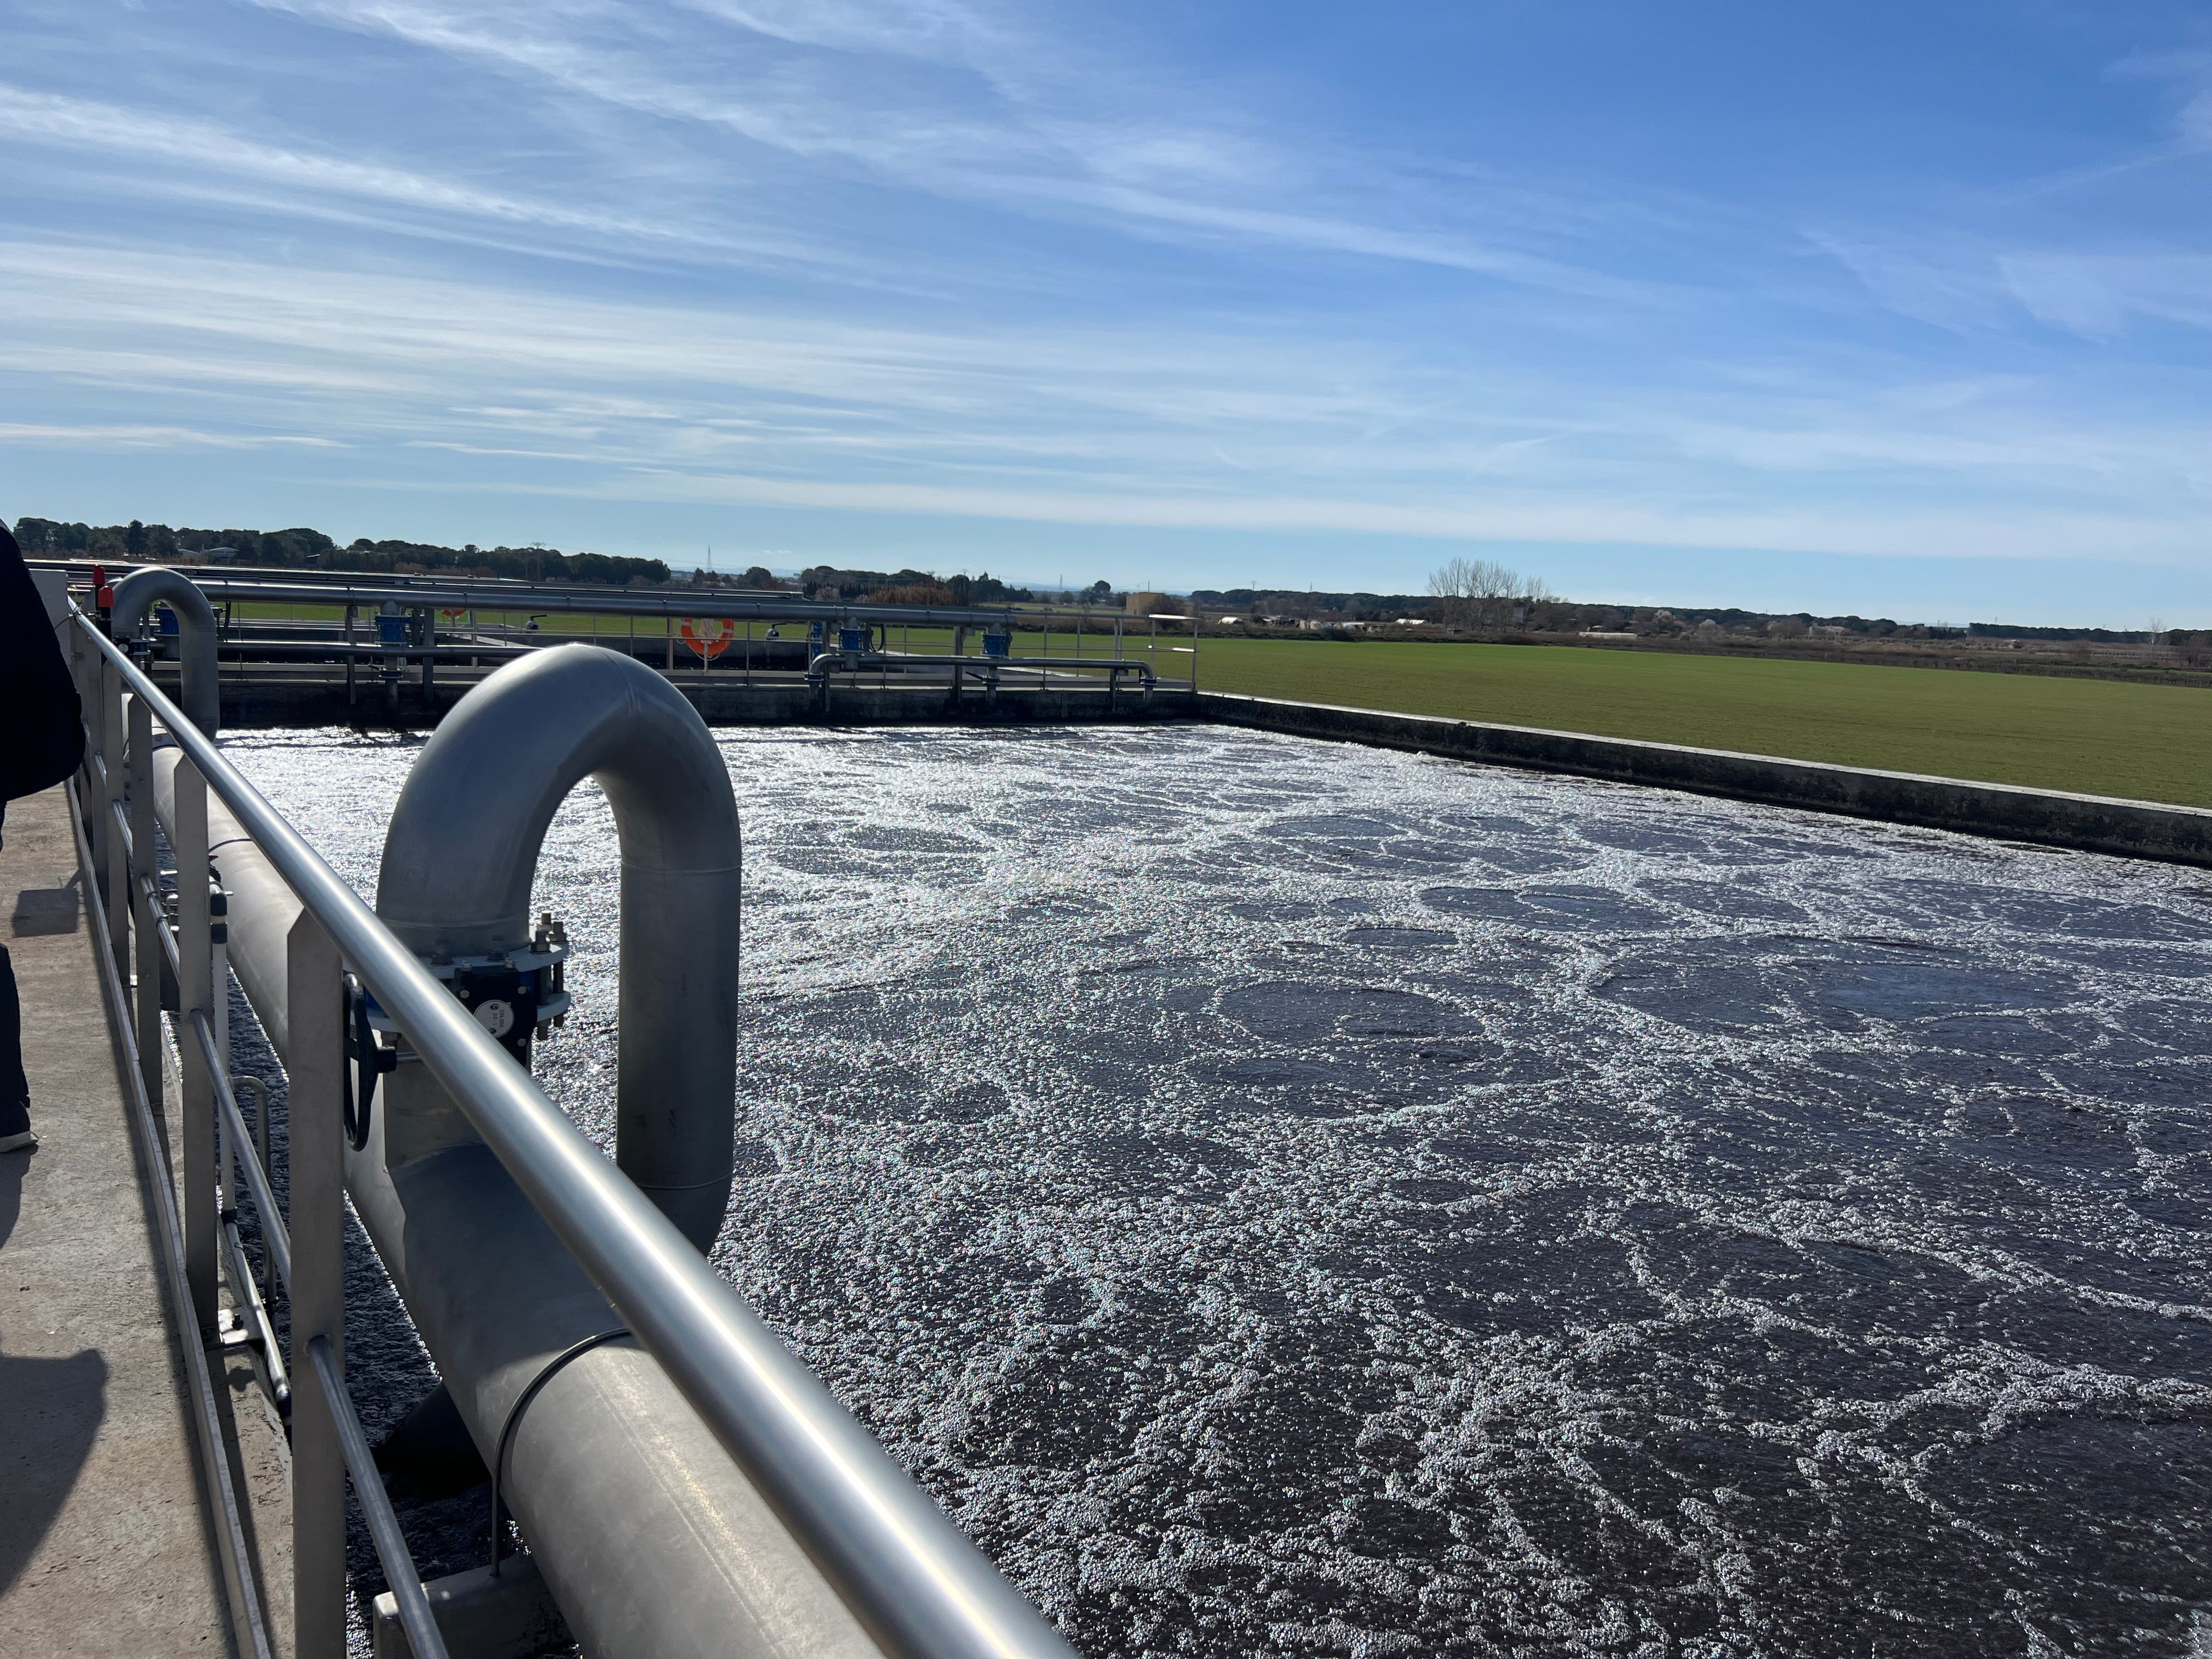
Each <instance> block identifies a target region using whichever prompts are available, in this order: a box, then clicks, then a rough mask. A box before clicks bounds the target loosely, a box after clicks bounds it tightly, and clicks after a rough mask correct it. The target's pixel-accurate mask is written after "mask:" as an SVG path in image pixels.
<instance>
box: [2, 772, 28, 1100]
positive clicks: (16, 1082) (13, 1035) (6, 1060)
mask: <svg viewBox="0 0 2212 1659" xmlns="http://www.w3.org/2000/svg"><path fill="white" fill-rule="evenodd" d="M7 822H8V803H7V802H5V801H0V840H4V838H5V837H4V831H5V829H6V826H7ZM29 1127H31V1080H30V1079H28V1078H27V1077H25V1076H24V1075H23V1005H22V1003H21V1001H20V1000H18V999H17V997H16V995H15V962H14V961H13V960H12V959H11V958H10V957H9V955H8V947H7V946H6V945H0V1139H4V1138H5V1137H7V1136H9V1135H19V1134H21V1133H23V1131H24V1130H26V1129H27V1128H29Z"/></svg>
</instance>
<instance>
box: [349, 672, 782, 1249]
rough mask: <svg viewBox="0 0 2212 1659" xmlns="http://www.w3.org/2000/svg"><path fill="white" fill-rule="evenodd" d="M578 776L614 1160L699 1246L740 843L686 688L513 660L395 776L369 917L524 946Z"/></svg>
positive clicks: (713, 1214) (726, 791) (496, 946)
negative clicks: (615, 925) (605, 858)
mask: <svg viewBox="0 0 2212 1659" xmlns="http://www.w3.org/2000/svg"><path fill="white" fill-rule="evenodd" d="M586 777H590V778H593V779H595V780H597V781H598V782H599V785H600V787H603V788H604V789H605V791H606V793H607V799H608V801H609V802H610V803H611V805H612V806H613V807H614V815H615V830H616V833H617V836H619V837H620V838H621V842H622V958H621V981H620V990H619V993H618V999H619V1006H618V1008H617V1020H618V1022H619V1024H618V1027H617V1030H618V1036H617V1055H616V1066H615V1100H616V1129H615V1162H616V1164H617V1165H618V1166H619V1167H620V1168H621V1170H622V1171H623V1174H625V1175H627V1176H629V1178H630V1179H631V1180H632V1181H634V1182H636V1183H637V1185H638V1186H639V1187H640V1188H641V1189H642V1190H643V1191H644V1193H645V1194H646V1196H647V1197H648V1198H650V1199H651V1200H653V1202H654V1204H656V1205H658V1206H659V1208H660V1211H661V1212H662V1213H663V1214H664V1215H665V1216H667V1217H668V1218H669V1219H670V1220H671V1221H673V1222H674V1223H675V1224H676V1225H678V1227H679V1228H681V1229H682V1230H683V1231H684V1236H685V1237H688V1238H689V1239H690V1241H691V1242H692V1243H694V1244H696V1245H697V1246H698V1247H699V1248H700V1249H702V1251H703V1250H705V1249H708V1248H709V1247H711V1246H712V1245H713V1243H714V1238H715V1235H716V1234H718V1233H719V1232H720V1231H721V1227H722V1217H723V1212H725V1211H726V1209H727V1208H728V1206H729V1201H730V1176H731V1150H732V1137H733V1134H734V1132H735V1124H736V1115H737V1066H738V860H739V849H738V807H737V801H736V799H735V798H734V797H733V796H732V793H731V791H730V775H729V770H728V769H727V768H726V767H725V766H724V765H723V763H722V757H721V753H720V750H717V749H716V748H715V747H714V738H713V736H712V735H711V734H710V733H709V732H708V730H707V725H706V722H705V721H704V720H701V719H700V718H699V714H698V712H697V711H696V709H694V708H692V707H691V705H690V702H687V701H686V700H685V699H684V696H683V695H682V694H681V693H680V692H678V690H676V689H675V688H674V687H673V686H671V685H670V684H669V683H668V682H667V681H666V680H665V679H663V678H661V677H660V676H659V674H657V673H655V672H654V671H653V670H652V669H650V668H647V667H646V666H645V665H642V664H641V663H639V662H636V661H634V660H633V659H630V658H629V657H627V656H623V655H620V654H618V653H615V652H612V651H602V650H599V648H597V647H593V646H588V645H565V646H560V647H554V648H552V649H550V650H544V651H538V652H533V653H532V654H530V655H529V656H527V657H524V658H521V659H518V660H517V661H514V662H512V663H509V664H508V665H507V666H506V667H504V668H502V669H501V670H500V671H498V672H497V673H495V674H494V675H492V676H491V678H489V679H487V680H485V681H484V682H483V684H481V685H479V686H477V688H476V689H475V690H472V691H471V692H470V693H469V695H468V696H465V697H464V698H463V699H462V700H461V702H459V705H458V706H457V707H456V708H454V709H453V712H452V713H451V714H447V716H446V718H445V720H444V721H443V722H442V723H441V724H440V726H439V727H438V729H437V731H436V732H435V733H434V734H433V735H432V737H431V738H430V740H429V742H428V743H427V744H424V745H423V748H422V754H421V755H420V756H419V757H417V758H416V762H415V765H414V769H413V770H411V771H410V773H409V774H408V775H407V782H406V785H405V787H404V788H402V789H401V791H400V793H399V804H398V805H397V806H395V807H394V808H393V809H392V824H391V828H390V829H389V830H388V831H387V832H386V836H385V841H384V864H383V867H382V869H381V871H380V872H379V874H378V877H377V884H376V910H377V914H378V915H380V917H382V918H383V920H384V922H385V925H386V927H390V928H391V929H392V932H393V933H396V934H398V936H399V938H400V939H401V940H402V942H404V944H406V945H408V946H409V947H410V949H411V950H413V951H416V954H418V955H421V956H426V957H462V956H487V955H492V954H495V953H499V952H504V951H513V950H518V949H521V948H524V947H526V946H527V945H528V944H529V942H530V938H531V932H532V929H531V922H530V886H531V881H532V878H533V877H534V876H535V875H536V874H537V871H538V849H539V848H540V846H541V845H542V844H543V842H544V839H545V829H546V826H547V825H548V824H550V823H551V822H552V820H553V814H554V812H555V811H556V809H557V808H558V807H559V806H560V805H561V802H562V799H564V798H565V797H566V796H567V795H568V792H569V790H571V789H573V788H574V787H575V786H576V784H577V783H578V782H579V781H581V780H582V779H584V778H586Z"/></svg>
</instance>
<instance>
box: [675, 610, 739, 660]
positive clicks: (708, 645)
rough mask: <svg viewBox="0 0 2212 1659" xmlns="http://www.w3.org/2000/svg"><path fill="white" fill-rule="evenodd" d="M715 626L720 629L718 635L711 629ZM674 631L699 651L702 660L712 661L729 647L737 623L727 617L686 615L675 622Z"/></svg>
mask: <svg viewBox="0 0 2212 1659" xmlns="http://www.w3.org/2000/svg"><path fill="white" fill-rule="evenodd" d="M695 623H696V624H697V627H696V629H695V628H694V626H693V625H694V624H695ZM717 628H719V629H721V632H720V634H719V635H717V634H715V633H714V632H713V631H712V630H713V629H717ZM676 632H677V634H678V636H680V637H681V638H682V640H683V641H684V644H686V645H688V646H690V647H691V648H692V649H693V650H694V651H696V652H697V653H699V659H700V660H701V661H702V662H712V661H714V659H715V658H717V657H719V656H720V655H721V654H722V653H724V652H725V651H726V650H728V649H729V648H730V641H732V640H733V639H735V638H737V636H738V625H737V623H735V622H733V621H732V620H731V619H730V618H729V617H684V619H683V620H682V621H680V622H679V623H677V625H676Z"/></svg>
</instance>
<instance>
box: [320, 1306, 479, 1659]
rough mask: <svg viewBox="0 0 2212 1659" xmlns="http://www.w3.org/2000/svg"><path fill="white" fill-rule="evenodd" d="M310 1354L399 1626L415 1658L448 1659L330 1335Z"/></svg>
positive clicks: (412, 1554) (420, 1576) (443, 1642)
mask: <svg viewBox="0 0 2212 1659" xmlns="http://www.w3.org/2000/svg"><path fill="white" fill-rule="evenodd" d="M307 1358H308V1359H309V1360H310V1361H312V1362H313V1364H314V1367H315V1380H316V1381H317V1382H319V1383H321V1384H322V1385H323V1398H324V1399H325V1400H326V1401H329V1402H330V1407H331V1419H332V1420H334V1421H335V1422H336V1423H337V1427H338V1444H339V1445H341V1446H343V1448H344V1449H345V1464H346V1473H347V1474H349V1475H351V1476H352V1477H353V1494H354V1496H355V1497H356V1498H358V1499H359V1500H360V1502H361V1512H362V1516H363V1518H364V1519H366V1520H367V1521H368V1536H369V1539H370V1541H371V1542H373V1543H374V1545H375V1546H376V1559H378V1560H379V1561H380V1562H381V1563H382V1564H383V1565H384V1581H385V1583H387V1584H389V1585H391V1586H392V1600H393V1601H396V1602H398V1604H399V1627H400V1628H401V1629H402V1630H404V1631H405V1632H407V1644H408V1646H410V1647H411V1648H413V1649H414V1650H415V1659H446V1639H445V1638H444V1637H442V1636H441V1635H440V1634H439V1633H438V1621H437V1620H435V1619H434V1618H432V1617H431V1616H430V1598H429V1597H428V1596H427V1595H423V1594H422V1574H421V1573H419V1572H417V1571H416V1570H415V1556H414V1553H413V1552H412V1551H410V1549H409V1548H408V1547H407V1538H406V1534H404V1533H402V1532H401V1531H400V1530H399V1517H398V1515H396V1514H394V1513H393V1512H392V1499H391V1498H388V1497H386V1495H385V1491H384V1477H383V1476H382V1475H380V1474H378V1473H377V1470H376V1455H375V1454H374V1452H372V1451H370V1450H369V1449H368V1436H367V1435H366V1434H363V1433H362V1428H361V1419H360V1417H359V1416H357V1415H356V1413H355V1412H354V1408H353V1396H352V1395H349V1394H348V1393H347V1392H346V1385H345V1378H344V1377H343V1376H339V1375H338V1362H337V1356H336V1355H335V1354H333V1353H332V1352H331V1340H330V1338H328V1337H327V1336H312V1337H309V1338H308V1339H307Z"/></svg>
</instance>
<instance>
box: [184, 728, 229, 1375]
mask: <svg viewBox="0 0 2212 1659" xmlns="http://www.w3.org/2000/svg"><path fill="white" fill-rule="evenodd" d="M174 778H175V787H176V813H175V824H176V830H177V844H176V849H175V850H176V854H177V964H178V966H177V1058H178V1060H179V1063H180V1064H181V1066H182V1067H183V1076H182V1079H181V1080H180V1081H181V1087H182V1090H183V1094H184V1120H185V1121H184V1141H183V1145H184V1168H183V1170H181V1172H180V1175H181V1179H182V1183H183V1186H184V1200H185V1201H184V1212H185V1214H184V1223H185V1283H186V1284H187V1285H189V1286H190V1287H191V1293H192V1307H193V1309H194V1310H196V1311H197V1313H198V1315H199V1322H200V1329H201V1330H202V1332H204V1333H212V1332H213V1331H214V1329H215V1324H216V1299H215V1263H216V1229H217V1227H218V1226H219V1225H220V1223H219V1222H218V1221H217V1219H216V1155H215V1153H216V1148H215V1079H214V1077H213V1076H212V1075H211V1074H210V1073H209V1071H208V1065H207V1056H206V1054H204V1052H203V1051H202V1049H201V1048H200V1045H199V1043H198V1042H197V1040H196V1039H195V1038H194V1036H192V1016H193V1015H194V1014H201V1015H204V1016H205V1017H206V1018H207V1021H208V1024H210V1026H213V1025H214V1024H215V963H214V957H213V952H214V944H213V941H212V939H211V938H210V927H211V923H212V920H213V919H212V917H211V916H210V914H209V909H208V810H207V780H206V779H204V778H203V777H202V776H201V775H200V770H199V768H197V766H194V765H193V764H192V763H191V761H189V760H186V759H183V758H179V761H178V762H177V769H176V772H175V774H174ZM223 1176H224V1179H225V1180H226V1181H228V1178H229V1171H228V1170H224V1171H223Z"/></svg>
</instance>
